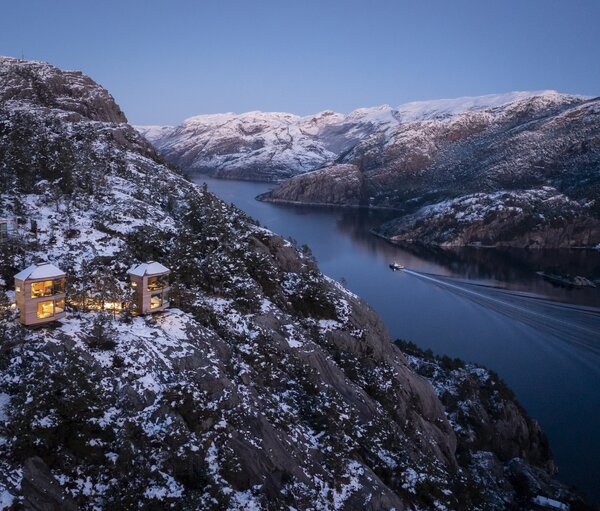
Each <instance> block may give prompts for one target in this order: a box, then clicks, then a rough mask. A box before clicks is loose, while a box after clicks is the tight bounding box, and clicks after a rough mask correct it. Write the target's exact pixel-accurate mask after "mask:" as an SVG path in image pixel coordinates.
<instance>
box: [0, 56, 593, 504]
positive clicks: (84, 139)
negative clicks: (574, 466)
mask: <svg viewBox="0 0 600 511" xmlns="http://www.w3.org/2000/svg"><path fill="white" fill-rule="evenodd" d="M0 68H1V69H2V75H1V76H2V78H1V79H0V91H1V93H0V97H2V98H3V99H2V100H1V101H0V173H1V174H0V177H1V180H0V216H1V217H6V218H8V219H9V220H10V221H11V222H12V223H13V224H14V225H15V233H14V236H13V237H12V238H11V239H10V240H9V242H8V243H0V284H1V286H0V348H1V349H0V503H1V505H2V506H3V507H4V508H6V507H9V506H13V507H12V508H13V509H19V508H23V509H36V510H38V509H60V510H67V511H71V510H76V509H80V510H90V511H91V510H119V509H127V510H129V509H149V510H150V509H156V510H158V509H161V510H162V509H177V510H187V509H202V510H215V511H217V510H225V509H227V510H229V509H231V510H247V511H250V510H263V509H264V510H270V509H290V510H291V509H298V510H354V509H367V510H371V511H376V510H377V511H379V510H382V509H385V510H391V509H414V510H417V509H438V510H443V509H472V510H501V509H506V507H507V506H509V507H511V506H512V507H515V508H518V507H519V506H520V507H523V506H527V505H528V504H529V503H530V502H531V501H532V499H533V498H534V497H535V496H537V495H538V494H540V495H541V497H543V498H552V499H558V500H561V501H565V502H570V503H575V504H576V505H580V504H581V503H580V500H579V499H578V497H577V496H576V495H574V494H573V493H572V492H570V491H569V490H567V489H566V488H564V487H563V486H561V485H560V484H559V483H556V482H555V481H553V480H552V475H553V464H552V459H551V456H550V453H549V450H548V446H547V443H546V440H545V437H544V435H543V433H542V432H541V431H540V429H539V427H538V426H537V424H536V423H535V422H534V421H533V420H531V419H529V418H528V417H527V415H526V414H525V412H524V411H523V410H522V409H521V408H520V407H519V406H518V405H517V404H516V403H515V402H514V398H513V397H512V396H511V395H510V393H509V392H506V391H505V390H504V387H503V386H501V385H499V384H497V385H496V383H495V382H494V386H493V388H492V387H491V386H488V387H485V385H484V383H485V381H487V380H488V379H489V378H490V377H489V376H486V374H488V373H487V372H486V371H485V370H483V369H478V370H476V371H475V370H469V371H470V372H469V373H468V374H465V371H463V372H458V373H456V374H454V373H453V374H449V373H448V372H447V371H440V378H442V379H441V380H439V381H438V380H436V373H435V371H430V373H431V374H430V376H431V378H429V377H428V378H429V379H428V378H425V377H424V376H421V375H418V374H416V373H415V371H414V370H413V368H411V366H409V364H408V361H407V359H406V358H405V357H404V355H403V354H402V352H401V351H400V349H399V348H398V347H396V346H394V345H393V344H392V343H391V342H390V339H389V337H388V335H387V333H386V331H385V328H384V326H383V324H382V322H381V320H380V319H379V318H378V317H377V316H376V314H374V312H373V311H371V310H370V309H369V307H368V306H367V305H365V304H364V303H363V302H362V301H361V300H360V299H359V298H358V297H356V296H354V295H353V294H352V293H350V292H348V291H347V290H345V289H344V288H343V287H342V286H341V285H339V284H337V283H336V282H334V281H332V280H330V279H328V278H327V277H325V276H323V275H322V274H321V273H320V272H319V270H318V268H317V266H316V263H315V262H314V261H313V260H312V258H311V257H310V253H309V251H307V250H298V249H297V248H295V247H294V246H293V245H292V244H291V243H290V242H288V241H285V240H283V239H282V238H280V237H279V236H277V235H275V234H273V233H272V232H269V231H267V230H265V229H263V228H261V227H259V226H257V225H256V224H255V223H254V222H253V221H252V220H251V219H249V218H247V217H246V216H245V215H244V214H243V213H242V212H240V211H239V210H236V209H235V208H234V207H232V206H228V205H226V204H224V203H222V202H221V201H220V200H218V199H217V198H216V197H214V196H213V195H211V194H210V193H208V192H207V191H206V190H205V189H203V188H202V187H199V186H196V185H194V184H192V183H191V182H189V181H188V180H186V179H185V178H184V177H183V176H182V175H181V174H179V173H178V172H176V171H173V170H172V169H169V168H168V167H166V166H165V165H164V164H163V163H162V162H161V159H160V158H159V157H158V156H157V154H156V153H155V151H154V149H153V148H152V147H151V146H150V145H149V144H148V143H147V142H146V141H145V140H144V139H143V138H142V137H141V136H140V135H139V134H138V133H137V132H136V131H135V130H134V129H133V128H132V127H131V126H129V125H128V124H126V122H125V121H124V117H123V118H122V117H120V116H119V115H116V113H118V112H120V110H119V109H118V106H117V105H116V104H115V103H114V100H112V98H111V97H110V96H109V95H108V94H107V93H106V91H105V90H104V89H102V88H101V87H100V86H98V85H97V84H95V83H94V82H92V81H91V80H90V79H87V78H85V79H84V78H82V77H81V75H78V74H71V73H63V72H61V71H60V70H58V69H56V68H54V67H52V66H50V65H48V64H43V63H35V64H32V63H28V62H23V61H17V60H15V59H6V58H0ZM24 70H25V71H24ZM82 83H83V84H84V87H85V90H82V89H81V87H80V84H82ZM7 84H9V86H10V91H9V92H7V90H8V86H7ZM32 84H34V85H35V87H36V88H37V89H40V90H44V91H45V92H44V94H43V98H42V99H41V100H40V99H39V98H38V96H37V93H36V94H33V93H32V94H29V93H28V94H26V95H23V96H21V94H20V92H19V91H21V90H27V89H28V87H29V86H30V85H32ZM40 84H42V85H40ZM11 91H12V92H11ZM55 96H56V98H60V100H58V99H54V97H55ZM99 97H102V98H104V99H103V103H99V102H98V98H99ZM219 122H221V121H219ZM228 122H229V121H226V123H225V124H227V123H228ZM253 122H254V121H253ZM256 122H258V124H260V120H256ZM279 122H280V126H281V129H283V127H284V126H285V125H286V123H290V122H292V120H291V119H290V118H287V117H286V116H282V117H281V118H280V120H279ZM294 122H296V121H294ZM308 124H310V123H308ZM324 124H327V123H326V122H324ZM312 129H314V130H317V131H318V130H319V129H321V123H320V121H316V122H315V123H313V124H312ZM290 132H294V133H295V128H290ZM41 258H44V259H47V260H49V261H50V262H52V263H53V264H55V265H57V266H59V267H60V268H61V269H62V270H64V271H65V272H66V273H67V304H66V309H67V318H66V319H65V320H64V321H61V322H60V323H58V324H55V325H49V326H46V327H40V328H37V329H30V328H26V327H23V326H21V325H20V324H18V323H17V322H16V321H15V310H14V308H12V307H11V306H10V299H11V298H12V297H14V290H13V288H12V276H13V275H14V274H15V273H16V272H17V271H19V270H20V269H23V268H25V267H27V266H28V265H30V264H31V263H32V262H35V261H37V260H39V259H41ZM149 259H151V260H155V261H158V262H160V263H161V264H164V265H165V266H167V267H169V268H170V269H171V271H172V274H171V284H172V297H171V299H172V307H171V308H170V309H169V310H168V311H166V312H164V313H161V314H158V315H154V316H151V317H139V316H138V317H132V314H131V310H130V308H129V304H130V302H131V295H130V289H131V288H130V286H129V285H128V283H127V274H126V271H127V269H128V268H130V267H131V265H132V264H134V263H139V262H141V261H147V260H149ZM115 303H117V304H120V303H122V304H124V305H123V309H122V310H118V309H117V310H115V307H112V306H111V304H115ZM411 364H413V365H414V366H415V367H416V364H415V361H414V360H412V359H411ZM428 364H430V366H428V367H432V366H437V365H439V366H440V368H441V367H442V365H441V364H442V362H441V361H438V362H435V361H429V362H428ZM472 374H476V375H478V377H479V378H480V380H481V382H482V386H484V387H485V388H486V389H487V390H486V391H485V392H481V393H480V394H478V393H472V392H471V393H469V394H468V395H467V394H465V396H466V397H467V398H468V399H469V400H470V401H471V402H473V403H474V404H473V406H465V407H464V408H465V410H466V412H468V416H466V418H465V421H464V422H463V419H462V416H461V415H460V414H459V413H457V410H456V407H455V406H454V405H453V404H452V403H451V402H450V401H448V396H446V395H445V394H441V393H440V392H439V390H438V387H439V386H440V385H444V386H447V387H448V388H450V387H451V384H452V383H453V382H454V383H456V385H457V386H458V385H459V384H460V382H461V381H464V380H466V379H467V378H472V377H473V376H472ZM432 382H433V383H434V384H435V385H437V386H436V388H435V389H434V386H433V385H432ZM453 395H456V396H457V397H460V396H462V395H463V394H453ZM442 399H443V400H444V402H443V401H442ZM444 403H446V404H444ZM475 411H476V412H477V414H476V413H475ZM448 417H451V421H449V420H448ZM477 420H480V421H481V425H482V429H481V431H482V432H484V433H485V434H483V435H481V436H479V434H478V433H477V431H479V430H477V428H474V429H473V431H474V436H473V435H469V436H468V438H467V437H466V436H465V435H463V434H461V431H462V432H464V431H466V430H467V429H468V428H469V427H471V428H473V421H475V423H476V424H477V422H476V421H477ZM499 435H502V438H505V439H506V443H505V444H504V447H503V448H502V449H501V448H499V447H498V446H497V445H495V444H494V442H493V441H492V440H490V439H493V438H496V437H498V436H499ZM517 456H518V458H517ZM515 465H516V466H517V467H518V468H519V470H514V469H513V468H511V467H514V466H515ZM492 466H493V467H494V469H495V470H498V471H499V472H500V473H503V474H505V475H504V476H503V478H502V479H501V485H500V484H499V485H497V486H490V485H488V484H487V482H486V473H487V470H488V468H489V467H492ZM524 473H527V481H526V484H525V483H524V482H523V474H524ZM581 505H582V506H583V504H581ZM582 509H585V507H582Z"/></svg>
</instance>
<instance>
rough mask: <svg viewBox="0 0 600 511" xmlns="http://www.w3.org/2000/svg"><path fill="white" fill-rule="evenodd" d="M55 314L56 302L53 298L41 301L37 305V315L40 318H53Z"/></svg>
mask: <svg viewBox="0 0 600 511" xmlns="http://www.w3.org/2000/svg"><path fill="white" fill-rule="evenodd" d="M52 316H54V302H53V301H52V300H50V301H47V302H40V303H38V305H37V317H38V319H42V318H51V317H52Z"/></svg>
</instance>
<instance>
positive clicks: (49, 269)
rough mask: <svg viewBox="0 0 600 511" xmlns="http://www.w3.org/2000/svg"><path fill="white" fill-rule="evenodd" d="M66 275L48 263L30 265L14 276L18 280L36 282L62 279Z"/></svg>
mask: <svg viewBox="0 0 600 511" xmlns="http://www.w3.org/2000/svg"><path fill="white" fill-rule="evenodd" d="M65 275H66V273H65V272H64V271H62V270H61V269H60V268H57V267H56V266H54V265H53V264H50V263H40V264H32V265H31V266H30V267H29V268H25V269H24V270H23V271H20V272H19V273H17V274H16V275H15V279H18V280H37V279H51V278H56V277H64V276H65Z"/></svg>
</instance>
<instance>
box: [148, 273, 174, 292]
mask: <svg viewBox="0 0 600 511" xmlns="http://www.w3.org/2000/svg"><path fill="white" fill-rule="evenodd" d="M168 285H169V277H168V276H167V275H159V276H157V277H148V291H158V290H159V289H164V288H165V287H167V286H168Z"/></svg>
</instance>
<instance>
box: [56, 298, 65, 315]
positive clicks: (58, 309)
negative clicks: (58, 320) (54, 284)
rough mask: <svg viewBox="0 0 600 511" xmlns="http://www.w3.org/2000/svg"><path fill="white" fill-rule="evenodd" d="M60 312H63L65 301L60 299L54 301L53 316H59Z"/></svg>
mask: <svg viewBox="0 0 600 511" xmlns="http://www.w3.org/2000/svg"><path fill="white" fill-rule="evenodd" d="M61 312H65V299H64V298H61V299H60V300H56V301H55V302H54V314H60V313H61Z"/></svg>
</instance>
